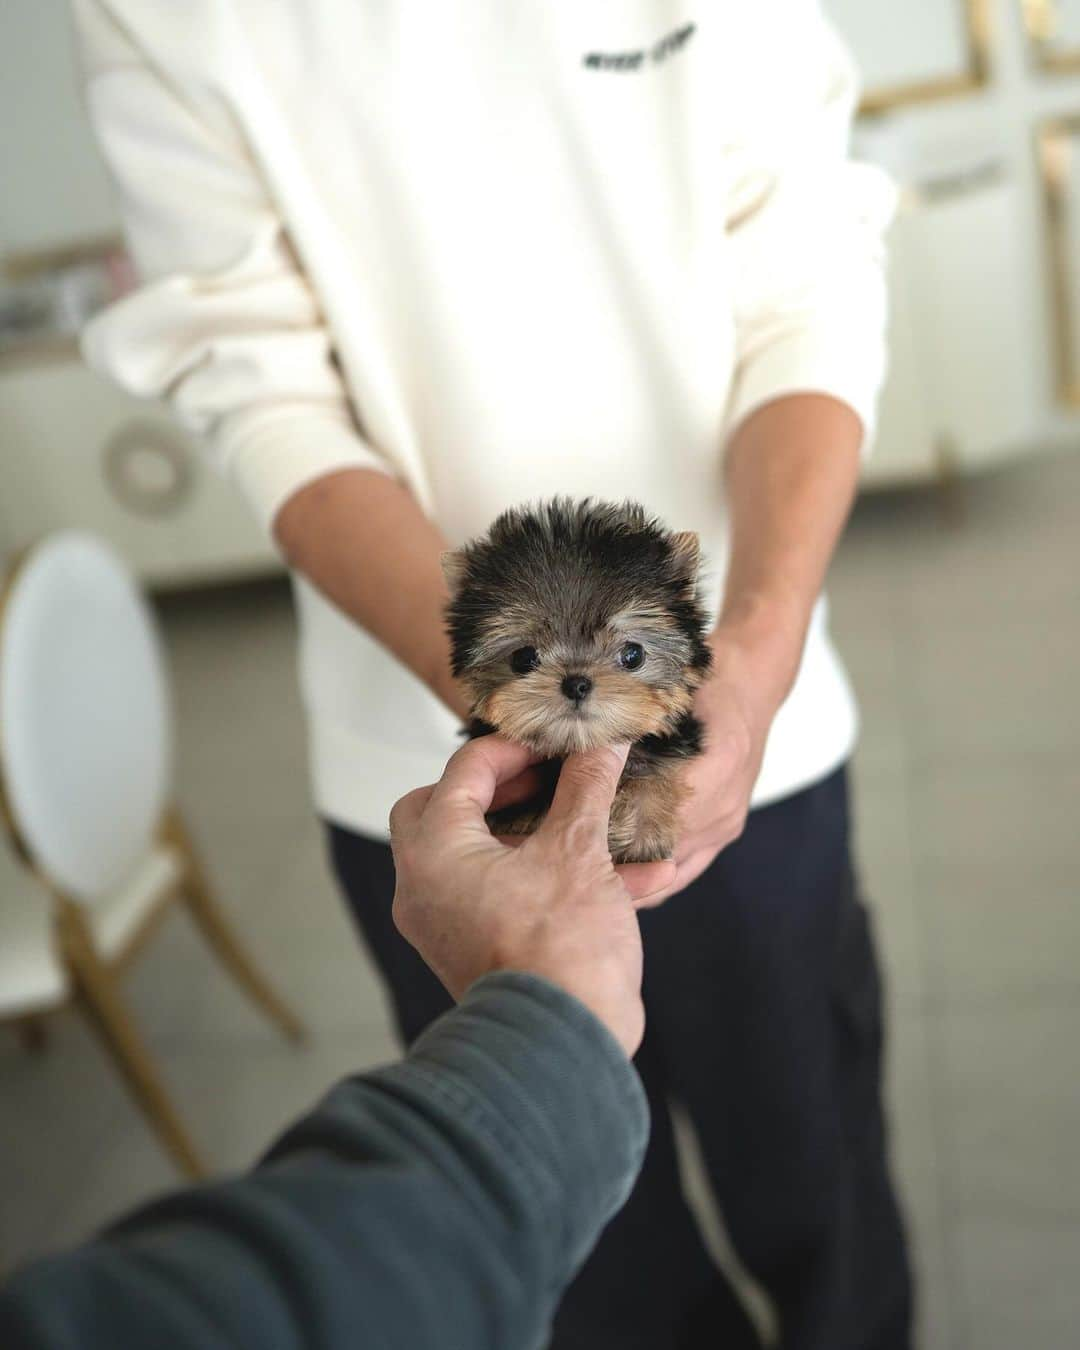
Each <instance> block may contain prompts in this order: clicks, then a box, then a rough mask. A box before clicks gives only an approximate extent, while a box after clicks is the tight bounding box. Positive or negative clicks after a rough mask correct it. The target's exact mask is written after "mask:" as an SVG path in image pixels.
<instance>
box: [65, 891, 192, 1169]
mask: <svg viewBox="0 0 1080 1350" xmlns="http://www.w3.org/2000/svg"><path fill="white" fill-rule="evenodd" d="M57 930H58V935H59V939H60V948H61V951H62V952H63V955H64V959H65V962H66V964H67V967H68V971H69V972H70V975H71V980H72V986H73V989H74V993H75V997H76V1000H77V1001H78V1003H79V1005H80V1007H81V1008H82V1010H83V1012H84V1013H85V1014H86V1016H87V1019H88V1021H89V1022H90V1024H91V1026H92V1027H93V1028H94V1030H95V1031H96V1032H97V1033H98V1036H99V1037H100V1038H101V1041H102V1043H103V1044H104V1046H105V1049H106V1050H107V1051H108V1053H109V1055H110V1056H111V1058H112V1060H113V1062H114V1063H115V1065H116V1067H117V1068H118V1069H119V1070H120V1072H121V1074H122V1075H123V1077H124V1079H125V1081H126V1082H127V1085H128V1087H129V1089H130V1090H131V1093H132V1095H133V1096H134V1097H135V1100H136V1101H137V1103H138V1104H139V1106H140V1108H141V1109H142V1112H143V1114H144V1115H145V1116H146V1118H147V1120H148V1121H149V1122H150V1124H151V1126H152V1127H153V1128H154V1130H155V1131H156V1133H157V1135H158V1137H159V1138H160V1139H161V1141H162V1143H163V1144H164V1145H165V1147H166V1148H167V1149H168V1151H169V1152H170V1153H171V1154H172V1156H173V1158H174V1159H175V1160H176V1162H177V1163H178V1164H179V1166H180V1168H181V1170H182V1171H183V1172H184V1173H185V1174H186V1175H187V1176H189V1177H191V1178H192V1179H193V1180H198V1179H199V1178H200V1177H204V1176H206V1174H207V1173H206V1168H205V1167H204V1166H203V1163H202V1161H201V1160H200V1158H199V1155H198V1153H197V1152H196V1150H195V1146H194V1144H193V1143H192V1141H191V1137H190V1136H189V1134H188V1132H187V1130H186V1128H185V1127H184V1125H183V1123H182V1122H181V1120H180V1117H179V1116H178V1115H177V1113H176V1110H175V1108H174V1107H173V1104H172V1102H171V1101H170V1099H169V1095H168V1093H167V1092H166V1090H165V1085H164V1084H163V1083H162V1081H161V1076H160V1075H159V1073H158V1071H157V1068H156V1066H155V1065H154V1063H153V1060H152V1059H151V1058H150V1055H149V1052H148V1051H147V1049H146V1046H145V1045H144V1043H143V1040H142V1037H141V1036H140V1035H139V1033H138V1032H137V1031H136V1029H135V1025H134V1023H133V1022H132V1020H131V1015H130V1013H129V1012H128V1010H127V1008H126V1007H125V1005H124V1002H123V1000H122V999H121V997H120V994H119V991H118V989H117V987H116V982H115V979H114V978H113V975H112V972H111V971H110V970H109V968H108V966H107V964H106V963H105V962H103V961H102V960H101V958H100V956H99V955H98V954H97V951H96V950H95V948H94V943H93V939H92V937H91V934H90V932H89V930H88V928H87V924H86V919H85V917H84V916H83V914H82V912H81V911H80V909H79V907H78V906H77V905H76V904H74V903H73V902H72V901H70V900H61V901H59V903H58V911H57Z"/></svg>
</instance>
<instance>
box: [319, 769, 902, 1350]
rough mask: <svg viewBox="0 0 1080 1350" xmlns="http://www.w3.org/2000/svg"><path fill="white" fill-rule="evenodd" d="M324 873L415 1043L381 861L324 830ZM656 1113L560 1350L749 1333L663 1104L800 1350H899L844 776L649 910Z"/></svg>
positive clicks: (757, 818) (751, 832)
mask: <svg viewBox="0 0 1080 1350" xmlns="http://www.w3.org/2000/svg"><path fill="white" fill-rule="evenodd" d="M329 835H330V847H331V853H332V858H333V863H334V868H335V870H336V872H337V875H338V878H339V880H340V882H341V885H342V888H343V889H344V892H345V894H346V896H347V898H348V901H349V905H350V908H351V910H352V913H353V915H354V917H355V918H356V921H357V923H358V925H359V928H360V930H361V932H362V934H363V936H364V939H365V941H366V942H367V944H368V946H369V948H370V950H371V951H372V953H373V955H374V957H375V960H376V961H377V963H378V965H379V967H380V969H381V970H382V972H383V975H384V976H385V978H386V981H387V984H388V986H389V990H390V994H391V998H392V1001H393V1006H394V1009H395V1013H396V1017H397V1022H398V1027H399V1030H400V1032H401V1034H402V1036H403V1037H404V1039H405V1040H406V1041H410V1040H412V1039H413V1038H414V1037H415V1036H416V1035H418V1034H419V1032H420V1031H421V1030H423V1028H424V1027H425V1026H426V1025H427V1024H428V1022H430V1021H431V1020H432V1019H433V1018H434V1017H437V1016H438V1015H439V1014H440V1013H442V1012H443V1011H444V1010H445V1009H446V1008H447V1007H448V1006H449V1004H450V999H449V997H448V996H447V994H446V992H445V990H444V989H443V988H442V986H441V985H440V984H439V982H438V980H436V979H435V977H434V976H433V975H432V974H431V972H430V971H429V970H428V969H427V967H426V966H425V965H424V964H423V962H422V961H421V960H420V958H419V957H418V956H417V955H416V953H415V952H414V951H413V949H412V948H411V947H410V946H409V945H408V944H407V943H406V942H405V941H404V940H403V939H402V938H401V937H400V935H399V934H398V933H397V931H396V930H395V928H394V926H393V922H392V920H391V917H390V903H391V899H392V896H393V887H394V875H393V863H392V861H391V857H390V850H389V848H388V847H387V846H386V845H385V844H383V843H378V842H375V841H372V840H370V839H366V838H363V837H362V836H360V835H356V834H351V833H349V832H348V831H346V830H341V829H339V828H337V827H334V826H331V827H329ZM641 927H642V933H643V936H644V939H645V1005H646V1011H647V1025H646V1032H645V1041H644V1044H643V1045H642V1047H641V1051H640V1052H639V1055H638V1060H637V1063H638V1068H639V1070H640V1072H641V1076H642V1079H643V1081H644V1083H645V1087H646V1090H647V1092H648V1094H649V1099H650V1103H651V1106H652V1110H653V1130H652V1138H651V1142H650V1146H649V1152H648V1155H647V1157H646V1161H645V1166H644V1169H643V1171H642V1174H641V1178H640V1180H639V1182H638V1184H637V1187H636V1188H635V1190H634V1193H633V1195H632V1196H631V1198H630V1200H629V1202H628V1203H627V1205H626V1207H625V1208H624V1209H623V1210H622V1212H621V1213H620V1214H619V1215H617V1216H616V1218H615V1219H614V1220H613V1221H612V1222H611V1224H610V1225H609V1227H608V1228H607V1229H606V1231H605V1233H604V1235H603V1237H602V1238H601V1240H600V1243H599V1245H598V1247H597V1249H596V1251H595V1252H594V1254H593V1255H592V1257H591V1258H590V1259H589V1261H588V1262H587V1263H586V1265H585V1267H584V1268H583V1270H582V1271H581V1273H580V1275H579V1276H578V1278H577V1280H576V1281H575V1282H574V1284H573V1285H572V1286H571V1288H570V1290H569V1292H568V1293H567V1296H566V1298H565V1300H564V1302H563V1305H562V1308H561V1310H560V1313H559V1317H558V1320H557V1323H556V1330H555V1339H554V1341H553V1342H552V1344H553V1346H554V1347H556V1348H557V1350H608V1347H610V1350H616V1348H617V1350H639V1348H640V1350H691V1347H702V1350H704V1347H709V1350H743V1347H751V1346H752V1347H756V1346H758V1344H759V1341H758V1339H757V1336H756V1333H755V1332H754V1330H753V1327H752V1325H751V1324H750V1322H749V1321H748V1319H747V1318H746V1316H745V1314H744V1313H743V1312H742V1310H741V1307H740V1305H739V1303H738V1302H737V1300H736V1299H735V1297H734V1296H733V1294H732V1292H731V1290H730V1289H729V1288H728V1287H727V1285H726V1283H725V1282H724V1281H723V1279H722V1278H721V1276H720V1275H719V1273H718V1272H717V1270H716V1268H715V1266H714V1265H713V1264H712V1262H711V1261H710V1260H709V1258H708V1256H707V1254H706V1252H705V1249H704V1247H703V1245H702V1242H701V1238H700V1236H699V1234H698V1231H697V1228H696V1226H695V1224H694V1222H693V1219H692V1217H691V1214H690V1212H689V1210H688V1208H687V1206H686V1203H685V1201H684V1200H683V1197H682V1194H681V1191H680V1188H679V1181H678V1175H677V1171H676V1159H675V1150H674V1143H673V1139H672V1131H671V1124H670V1119H669V1116H668V1112H667V1109H666V1103H667V1101H668V1100H672V1099H674V1100H677V1101H679V1102H680V1103H681V1104H682V1105H683V1106H684V1107H685V1109H686V1111H687V1112H688V1114H689V1116H690V1119H691V1120H692V1122H693V1124H694V1127H695V1130H696V1132H697V1135H698V1138H699V1141H700V1145H701V1150H702V1153H703V1156H704V1159H705V1164H706V1167H707V1170H708V1174H709V1178H710V1181H711V1185H712V1188H713V1190H714V1193H715V1195H716V1197H717V1200H718V1202H719V1205H720V1208H721V1210H722V1212H723V1215H724V1220H725V1222H726V1224H727V1228H728V1231H729V1233H730V1235H731V1238H732V1240H733V1242H734V1245H735V1248H736V1250H737V1251H738V1253H739V1255H740V1257H741V1259H742V1261H743V1263H744V1264H745V1265H746V1267H747V1268H748V1269H749V1270H751V1271H752V1272H753V1274H754V1275H755V1276H756V1277H757V1279H758V1280H759V1281H760V1282H761V1284H762V1285H763V1286H764V1287H765V1288H766V1289H767V1290H768V1292H769V1294H770V1295H771V1297H772V1298H773V1300H774V1302H775V1305H776V1308H777V1311H778V1313H779V1318H780V1326H781V1336H782V1344H783V1345H784V1346H785V1347H787V1348H788V1350H908V1347H909V1346H910V1332H909V1323H910V1313H911V1288H910V1279H909V1274H908V1266H907V1259H906V1254H905V1247H904V1238H903V1230H902V1225H901V1221H900V1216H899V1213H898V1210H897V1205H896V1201H895V1199H894V1196H893V1191H892V1187H891V1184H890V1180H889V1172H888V1163H887V1158H886V1147H885V1128H884V1122H883V1118H882V1109H881V1095H880V1087H881V1083H880V1069H881V1052H882V1023H881V998H880V986H879V981H878V973H877V965H876V961H875V958H874V949H873V940H872V935H871V932H870V927H869V922H868V916H867V913H866V910H865V908H864V907H863V905H862V904H861V903H860V902H859V899H858V896H857V894H856V887H855V882H854V876H853V871H852V866H851V860H850V851H849V839H848V794H847V775H846V772H845V771H844V770H840V771H838V772H836V773H834V774H832V775H830V776H829V777H828V778H826V779H825V780H824V781H822V782H821V783H818V784H816V785H815V786H813V787H811V788H808V789H806V790H805V791H802V792H798V793H796V794H794V795H793V796H791V797H788V798H786V799H785V800H783V801H780V802H777V803H775V804H773V805H770V806H766V807H762V808H760V809H758V810H756V811H753V812H751V815H750V819H749V821H748V823H747V827H746V830H745V831H744V833H743V835H742V837H741V838H740V839H739V840H738V841H737V842H736V843H734V844H732V845H731V846H730V847H729V848H727V849H725V851H724V852H723V853H722V854H721V855H720V857H719V858H718V859H717V860H716V862H715V863H713V865H712V866H711V867H710V868H709V870H708V871H707V872H705V874H704V875H703V876H701V877H700V878H699V879H698V880H697V881H696V882H694V883H693V885H691V886H689V887H688V888H687V889H686V890H685V891H683V892H682V893H681V894H680V895H677V896H675V897H673V898H672V899H671V900H669V901H668V902H667V903H666V904H665V905H663V906H661V907H660V908H659V909H656V910H652V911H649V912H647V913H643V914H642V917H641Z"/></svg>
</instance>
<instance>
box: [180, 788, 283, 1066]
mask: <svg viewBox="0 0 1080 1350" xmlns="http://www.w3.org/2000/svg"><path fill="white" fill-rule="evenodd" d="M162 837H163V838H164V839H165V840H167V841H168V842H169V843H171V844H172V845H173V846H174V847H175V848H177V849H178V850H179V851H180V854H181V856H182V857H183V859H184V880H183V883H182V886H181V891H182V898H183V900H184V902H185V904H186V905H187V907H188V911H189V912H190V914H191V917H192V918H193V919H194V920H195V923H196V924H197V925H198V926H199V929H200V930H201V932H202V934H203V937H204V938H205V939H206V941H207V943H208V944H209V945H210V947H211V948H212V949H213V950H214V952H215V953H216V954H217V957H218V959H219V960H220V961H221V963H222V965H224V966H225V967H226V969H227V970H228V971H229V973H230V974H231V975H232V977H233V979H234V980H235V981H236V982H237V984H238V985H239V986H240V988H241V989H243V991H244V993H245V994H247V996H248V998H250V999H251V1001H252V1003H254V1004H255V1005H256V1007H258V1008H260V1009H261V1010H262V1011H263V1012H264V1013H265V1014H266V1016H267V1017H269V1018H270V1020H271V1021H273V1022H276V1023H277V1025H278V1026H279V1027H280V1028H281V1030H282V1031H283V1032H284V1033H285V1035H286V1036H287V1037H288V1038H289V1040H291V1041H296V1042H300V1041H303V1040H305V1039H306V1037H307V1032H306V1030H305V1028H304V1025H303V1023H302V1022H301V1021H300V1020H299V1018H298V1017H297V1016H296V1014H295V1013H294V1012H293V1011H292V1009H291V1008H290V1007H289V1006H288V1004H287V1003H285V1001H284V1000H283V999H282V998H281V996H280V995H279V994H278V993H276V991H275V990H274V989H273V987H272V986H271V985H270V984H269V983H268V981H267V980H266V978H265V977H264V976H263V975H262V974H261V972H260V971H259V969H258V967H257V966H256V965H255V964H254V962H253V961H252V960H251V958H250V957H249V956H248V954H247V953H246V952H245V951H244V949H243V947H242V946H241V945H240V942H239V940H238V938H237V936H236V934H235V933H234V932H233V930H232V928H231V926H230V925H229V923H228V922H227V920H226V918H225V915H224V914H223V913H222V912H221V908H220V906H219V905H218V902H217V900H216V899H215V898H214V894H213V891H212V890H211V888H210V883H209V881H208V880H207V878H206V873H205V872H204V870H203V866H202V863H201V861H200V860H199V856H198V854H197V853H196V852H195V848H194V845H193V844H192V842H191V836H190V835H189V834H188V831H187V827H186V826H185V824H184V822H183V820H182V818H181V816H180V813H179V812H178V811H176V810H173V811H171V812H170V813H169V814H168V816H167V817H166V820H165V823H164V826H163V829H162Z"/></svg>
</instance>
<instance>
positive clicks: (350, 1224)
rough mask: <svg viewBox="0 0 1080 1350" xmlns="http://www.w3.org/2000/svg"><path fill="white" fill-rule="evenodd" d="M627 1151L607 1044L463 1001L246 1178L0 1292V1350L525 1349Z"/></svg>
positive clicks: (532, 984)
mask: <svg viewBox="0 0 1080 1350" xmlns="http://www.w3.org/2000/svg"><path fill="white" fill-rule="evenodd" d="M647 1133H648V1114H647V1108H646V1105H645V1098H644V1093H643V1092H642V1089H641V1085H640V1083H639V1081H638V1079H637V1075H636V1073H635V1072H634V1070H633V1068H632V1067H631V1065H630V1064H629V1063H628V1062H627V1060H626V1058H625V1056H624V1055H623V1054H622V1052H621V1050H620V1049H619V1047H618V1045H617V1044H616V1042H615V1041H614V1039H613V1038H612V1037H611V1036H610V1034H609V1033H608V1031H607V1030H606V1029H605V1028H604V1027H603V1026H602V1025H601V1024H600V1022H598V1021H597V1020H596V1018H594V1017H593V1016H592V1014H591V1013H589V1012H588V1010H587V1009H586V1008H584V1007H583V1006H582V1005H581V1004H580V1003H578V1002H577V1001H576V1000H575V999H573V998H571V997H570V996H569V995H567V994H564V993H562V992H561V991H560V990H558V989H556V988H555V987H554V986H553V985H551V984H549V983H547V982H546V981H544V980H541V979H538V978H536V977H535V976H530V975H524V974H516V973H502V974H499V975H493V976H488V977H486V978H485V979H483V980H481V981H479V982H478V983H477V984H476V985H474V986H473V988H472V989H471V990H470V991H469V993H468V994H467V995H466V997H465V998H464V1000H463V1001H462V1003H461V1004H460V1005H459V1006H458V1007H457V1008H456V1009H454V1010H453V1011H452V1012H450V1013H448V1014H447V1015H446V1016H445V1017H443V1018H441V1019H440V1020H439V1021H438V1022H437V1023H435V1024H434V1025H433V1026H432V1027H431V1028H430V1029H429V1030H428V1031H427V1032H426V1033H425V1034H424V1036H422V1037H421V1038H420V1040H419V1041H417V1043H416V1044H415V1045H414V1047H413V1048H412V1050H411V1051H410V1052H409V1054H408V1056H407V1057H406V1058H405V1059H404V1060H403V1061H402V1062H401V1063H399V1064H395V1065H393V1066H391V1067H389V1068H386V1069H381V1070H378V1071H376V1072H374V1073H370V1074H365V1075H362V1076H359V1077H356V1078H351V1079H347V1080H345V1081H344V1082H343V1083H340V1084H339V1085H338V1086H337V1087H335V1088H334V1089H333V1090H332V1091H331V1092H330V1093H329V1094H328V1095H327V1097H326V1098H325V1099H324V1100H323V1101H322V1103H321V1104H320V1105H319V1106H318V1107H316V1108H315V1110H314V1111H312V1112H311V1113H310V1114H309V1115H308V1116H306V1117H304V1118H303V1119H302V1120H301V1121H300V1122H299V1123H298V1124H296V1125H295V1126H294V1127H293V1128H292V1129H290V1130H289V1131H288V1132H287V1133H286V1134H285V1135H284V1137H283V1138H282V1139H280V1140H279V1141H278V1143H277V1144H275V1145H274V1147H273V1148H272V1149H271V1150H270V1152H269V1153H268V1154H267V1155H266V1157H265V1158H264V1159H263V1161H262V1162H261V1163H260V1164H259V1165H258V1167H256V1169H255V1170H254V1171H253V1172H252V1173H250V1174H249V1175H247V1176H245V1177H241V1178H238V1179H235V1180H228V1181H224V1182H218V1183H214V1184H211V1185H207V1186H203V1187H201V1188H196V1189H191V1190H186V1191H180V1192H178V1193H177V1194H175V1195H173V1196H170V1197H167V1198H166V1199H164V1200H161V1201H158V1202H156V1203H153V1204H151V1205H149V1206H147V1207H146V1208H144V1209H142V1210H139V1211H138V1212H136V1213H135V1214H133V1215H131V1216H130V1217H128V1218H126V1219H124V1220H123V1221H121V1222H120V1223H118V1224H117V1225H115V1226H114V1227H112V1228H111V1229H110V1230H109V1231H108V1232H106V1233H105V1234H103V1235H102V1236H101V1237H100V1238H98V1239H97V1240H95V1241H93V1242H90V1243H88V1244H87V1245H85V1246H83V1247H80V1248H77V1249H75V1250H74V1251H71V1252H68V1253H66V1254H63V1255H59V1256H55V1257H51V1258H48V1259H46V1260H43V1261H40V1262H38V1263H37V1264H36V1265H33V1266H30V1267H29V1268H27V1269H26V1270H24V1271H23V1272H22V1273H21V1274H18V1275H16V1276H15V1277H14V1279H13V1280H12V1281H11V1283H10V1284H9V1285H8V1287H7V1289H6V1291H4V1292H3V1293H2V1294H0V1345H3V1346H4V1347H5V1350H30V1348H33V1350H114V1347H127V1346H142V1345H147V1346H151V1345H152V1346H161V1347H176V1348H177V1350H210V1348H211V1347H213V1348H214V1350H233V1348H234V1347H235V1348H237V1350H239V1347H243V1348H244V1350H249V1348H250V1347H253V1346H258V1347H260V1350H286V1347H288V1350H301V1347H303V1348H304V1350H307V1347H312V1350H314V1347H319V1348H320V1350H337V1347H346V1346H347V1347H349V1348H350V1350H354V1347H368V1346H373V1347H374V1346H377V1347H387V1348H388V1350H389V1348H390V1347H393V1348H394V1350H426V1348H427V1347H433V1348H434V1347H439V1350H485V1348H487V1347H490V1348H491V1350H496V1348H497V1350H518V1347H520V1348H521V1350H534V1347H537V1346H539V1345H540V1344H542V1342H543V1340H544V1337H545V1333H546V1331H547V1328H548V1326H549V1324H550V1321H551V1317H552V1315H553V1313H554V1310H555V1307H556V1305H557V1302H558V1300H559V1298H560V1296H561V1294H562V1292H563V1290H564V1288H565V1287H566V1285H567V1284H568V1283H569V1281H570V1279H571V1278H572V1277H573V1275H574V1274H575V1272H576V1271H577V1269H578V1267H579V1266H580V1264H581V1262H582V1261H583V1260H584V1258H585V1256H586V1255H587V1254H588V1252H589V1250H590V1249H591V1247H592V1245H593V1243H594V1242H595V1241H596V1239H597V1237H598V1236H599V1233H600V1230H601V1229H602V1227H603V1226H604V1224H605V1223H606V1222H607V1221H608V1220H609V1219H610V1218H611V1216H612V1215H613V1214H614V1213H615V1211H616V1210H617V1209H618V1207H619V1206H620V1205H621V1204H622V1203H623V1201H624V1200H625V1199H626V1196H627V1195H628V1193H629V1190H630V1187H631V1185H632V1184H633V1180H634V1178H635V1176H636V1174H637V1170H638V1167H639V1166H640V1163H641V1159H642V1155H643V1153H644V1148H645V1142H646V1137H647Z"/></svg>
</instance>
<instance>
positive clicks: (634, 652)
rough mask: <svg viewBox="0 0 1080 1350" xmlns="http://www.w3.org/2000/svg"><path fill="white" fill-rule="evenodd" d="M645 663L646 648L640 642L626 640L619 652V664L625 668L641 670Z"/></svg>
mask: <svg viewBox="0 0 1080 1350" xmlns="http://www.w3.org/2000/svg"><path fill="white" fill-rule="evenodd" d="M644 664H645V648H644V647H643V646H642V645H641V643H640V642H624V643H623V648H622V651H621V652H620V653H619V665H620V666H622V668H623V670H639V669H640V668H641V667H642V666H643V665H644Z"/></svg>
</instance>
